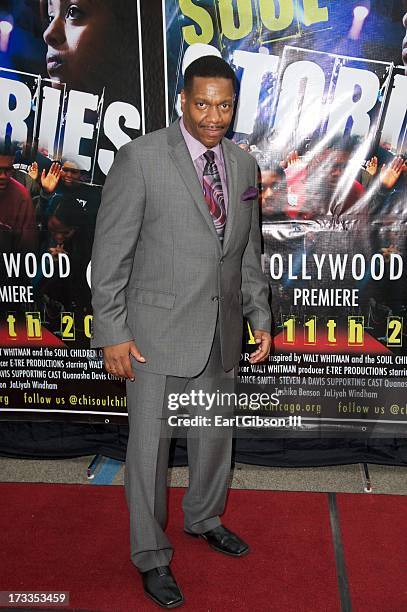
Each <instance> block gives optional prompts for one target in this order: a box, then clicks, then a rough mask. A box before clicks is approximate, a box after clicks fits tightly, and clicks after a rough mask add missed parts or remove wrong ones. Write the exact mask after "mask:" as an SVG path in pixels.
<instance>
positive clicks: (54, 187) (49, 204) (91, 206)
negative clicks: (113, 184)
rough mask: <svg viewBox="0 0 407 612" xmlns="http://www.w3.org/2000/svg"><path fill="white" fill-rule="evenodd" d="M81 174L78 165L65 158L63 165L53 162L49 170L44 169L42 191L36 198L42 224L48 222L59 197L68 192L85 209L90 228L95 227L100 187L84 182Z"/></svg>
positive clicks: (41, 178)
mask: <svg viewBox="0 0 407 612" xmlns="http://www.w3.org/2000/svg"><path fill="white" fill-rule="evenodd" d="M81 175H82V173H81V170H80V168H79V167H78V165H77V164H76V163H75V162H73V161H70V160H64V161H63V163H62V165H61V164H60V163H58V162H53V163H52V164H51V167H50V169H49V170H48V172H47V171H46V170H43V171H42V173H41V177H40V181H41V192H40V195H39V198H37V200H36V203H37V219H38V221H39V223H40V224H41V225H42V226H44V225H46V224H47V222H48V219H49V216H50V214H51V213H52V212H53V210H54V209H55V205H56V202H57V201H58V198H59V197H60V196H61V195H65V194H67V195H70V196H71V197H73V198H74V199H76V200H77V201H78V202H79V203H80V204H81V206H82V207H83V209H84V210H85V212H86V214H87V220H88V223H89V230H92V229H93V228H94V224H95V221H96V215H97V211H98V209H99V204H100V188H98V187H96V186H93V187H91V186H90V185H86V184H84V183H82V182H81V177H82V176H81Z"/></svg>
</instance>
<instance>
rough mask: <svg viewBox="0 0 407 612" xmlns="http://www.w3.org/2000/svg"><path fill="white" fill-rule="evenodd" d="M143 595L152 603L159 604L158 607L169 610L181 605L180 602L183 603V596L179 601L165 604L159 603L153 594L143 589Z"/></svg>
mask: <svg viewBox="0 0 407 612" xmlns="http://www.w3.org/2000/svg"><path fill="white" fill-rule="evenodd" d="M144 595H145V596H146V597H149V598H150V599H151V600H152V601H153V602H154V603H156V604H157V606H160V608H166V609H167V610H170V609H171V608H178V607H179V606H182V604H183V603H184V597H183V598H182V599H181V601H176V602H175V603H172V604H167V605H166V604H163V603H161V602H160V601H159V600H158V599H156V598H155V597H154V596H153V595H150V593H147V591H144Z"/></svg>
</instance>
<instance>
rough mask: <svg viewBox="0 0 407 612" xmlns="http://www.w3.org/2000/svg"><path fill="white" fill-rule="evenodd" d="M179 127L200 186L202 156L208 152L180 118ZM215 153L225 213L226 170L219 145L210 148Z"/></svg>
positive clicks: (203, 161) (226, 202) (203, 159)
mask: <svg viewBox="0 0 407 612" xmlns="http://www.w3.org/2000/svg"><path fill="white" fill-rule="evenodd" d="M179 126H180V128H181V132H182V135H183V137H184V140H185V143H186V145H187V147H188V151H189V154H190V155H191V157H192V161H193V162H194V166H195V170H196V173H197V175H198V179H199V182H200V184H201V185H202V184H203V171H204V168H205V164H206V160H205V158H204V157H203V154H204V153H205V152H206V151H207V150H208V149H207V147H205V145H203V144H202V142H199V140H197V139H196V138H194V137H193V136H192V134H190V133H189V132H188V130H187V128H186V127H185V124H184V119H183V118H182V117H181V120H180V123H179ZM211 150H212V151H213V152H214V153H215V162H216V165H217V167H218V171H219V176H220V180H221V181H222V189H223V197H224V200H225V208H226V212H227V210H228V187H227V181H226V169H225V160H224V159H223V151H222V145H221V144H220V143H219V144H217V145H216V147H212V149H211Z"/></svg>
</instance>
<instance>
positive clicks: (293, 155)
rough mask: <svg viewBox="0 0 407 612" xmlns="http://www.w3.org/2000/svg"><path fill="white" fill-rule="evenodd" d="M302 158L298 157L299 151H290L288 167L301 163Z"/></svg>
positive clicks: (287, 158)
mask: <svg viewBox="0 0 407 612" xmlns="http://www.w3.org/2000/svg"><path fill="white" fill-rule="evenodd" d="M299 160H300V158H299V155H298V151H290V153H289V154H288V155H287V157H286V161H287V167H290V166H295V164H297V163H298V162H299Z"/></svg>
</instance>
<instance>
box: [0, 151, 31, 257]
mask: <svg viewBox="0 0 407 612" xmlns="http://www.w3.org/2000/svg"><path fill="white" fill-rule="evenodd" d="M14 159H15V156H14V154H13V153H9V152H7V151H5V152H3V153H0V248H1V251H3V252H10V251H13V252H20V253H26V252H36V250H37V246H38V235H37V226H36V221H35V211H34V206H33V202H32V200H31V196H30V194H29V192H28V190H27V189H26V188H25V187H24V186H23V185H21V184H20V183H19V182H18V181H16V180H15V179H14V178H12V175H13V172H14V168H13V164H14Z"/></svg>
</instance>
